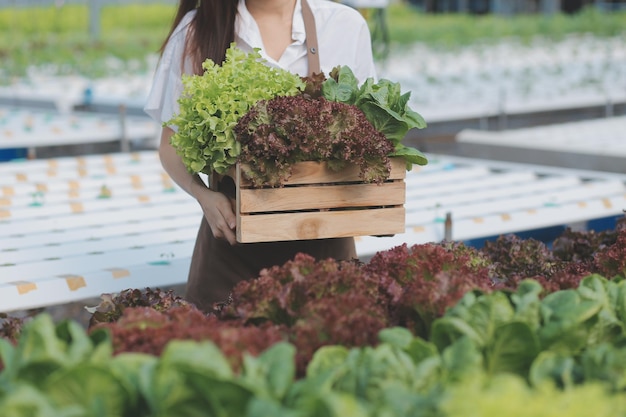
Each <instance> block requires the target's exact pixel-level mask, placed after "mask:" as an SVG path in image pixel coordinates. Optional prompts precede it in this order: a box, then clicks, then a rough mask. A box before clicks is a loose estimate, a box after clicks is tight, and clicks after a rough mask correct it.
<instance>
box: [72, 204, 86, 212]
mask: <svg viewBox="0 0 626 417" xmlns="http://www.w3.org/2000/svg"><path fill="white" fill-rule="evenodd" d="M70 209H71V210H72V213H82V212H83V211H85V208H84V207H83V203H70Z"/></svg>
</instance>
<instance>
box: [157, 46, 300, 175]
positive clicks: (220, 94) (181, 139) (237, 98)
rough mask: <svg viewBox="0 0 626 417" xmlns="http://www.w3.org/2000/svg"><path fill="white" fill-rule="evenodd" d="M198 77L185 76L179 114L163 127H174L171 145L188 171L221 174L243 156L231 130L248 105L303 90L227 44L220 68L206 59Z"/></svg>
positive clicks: (295, 79)
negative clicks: (224, 57)
mask: <svg viewBox="0 0 626 417" xmlns="http://www.w3.org/2000/svg"><path fill="white" fill-rule="evenodd" d="M202 67H203V68H204V73H203V74H201V75H183V87H184V88H183V93H182V95H181V97H180V98H179V100H178V103H179V106H180V109H179V112H178V114H176V115H174V117H173V118H172V119H170V120H169V121H168V122H166V123H165V125H169V126H176V127H178V130H177V132H176V133H175V134H174V135H173V136H172V138H171V144H172V146H173V147H174V148H175V149H176V152H177V153H178V155H180V157H181V158H182V160H183V163H184V164H185V166H186V167H187V169H188V170H189V171H190V172H202V173H205V174H209V173H211V172H212V171H213V170H214V171H216V172H218V173H220V174H223V173H225V172H226V171H227V170H228V168H229V167H230V166H232V165H234V164H235V163H236V162H237V156H238V155H239V153H240V151H241V146H240V144H239V143H238V142H237V141H236V139H235V134H234V132H233V128H234V127H235V125H236V124H237V122H238V121H239V119H240V118H241V117H243V116H244V115H245V114H246V113H247V112H248V110H249V109H250V107H251V106H253V105H254V104H255V103H257V102H258V101H260V100H267V99H270V98H273V97H276V96H294V95H297V94H300V93H301V92H302V90H303V89H304V87H305V84H304V81H303V80H302V79H301V78H300V76H299V75H297V74H293V73H291V72H289V71H286V70H282V69H276V68H271V67H269V66H267V65H266V64H265V63H264V60H263V59H262V58H261V55H260V54H259V51H258V49H256V50H254V51H253V52H251V53H246V52H244V51H242V50H240V49H238V48H236V47H235V45H234V44H231V46H230V48H229V49H228V50H227V51H226V59H225V61H224V63H223V64H222V65H217V64H216V63H215V62H213V61H212V60H210V59H208V60H206V61H205V62H204V63H203V65H202Z"/></svg>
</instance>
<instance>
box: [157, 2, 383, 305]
mask: <svg viewBox="0 0 626 417" xmlns="http://www.w3.org/2000/svg"><path fill="white" fill-rule="evenodd" d="M307 5H308V7H310V8H309V9H307ZM303 7H304V12H305V13H304V16H307V13H306V12H307V11H310V12H312V16H313V17H314V22H315V26H316V29H317V30H312V29H310V27H309V26H307V27H308V28H309V29H308V31H309V33H313V35H310V36H309V40H311V39H315V37H316V38H317V46H318V48H319V53H317V51H316V50H315V51H313V52H314V54H312V53H311V51H310V50H309V51H308V49H307V45H306V43H307V39H306V32H307V31H306V30H305V19H304V18H303ZM309 15H310V14H309ZM308 21H309V20H307V22H308ZM233 41H234V42H235V43H236V45H237V47H239V48H241V49H242V50H244V51H247V52H249V51H251V50H252V49H253V48H260V49H261V50H260V53H261V56H262V57H263V58H265V59H266V60H267V64H268V65H271V66H274V67H278V68H283V69H286V70H289V71H291V72H293V73H296V74H299V75H301V76H306V75H308V74H309V70H310V69H309V59H310V58H311V57H315V56H319V58H316V59H317V60H318V61H319V65H320V69H321V71H322V72H323V73H324V74H326V75H328V74H329V73H330V71H331V70H332V69H333V68H334V67H335V66H337V65H346V66H348V67H350V69H352V71H353V72H354V74H355V76H356V77H357V78H358V79H359V80H360V81H364V80H365V79H366V78H368V77H375V68H374V62H373V58H372V50H371V43H370V33H369V29H368V26H367V23H366V21H365V19H364V18H363V17H362V16H361V15H360V14H359V13H358V12H357V11H356V10H354V9H352V8H350V7H347V6H345V5H342V4H338V3H335V2H332V1H328V0H308V1H306V0H181V2H180V4H179V7H178V12H177V14H176V17H175V19H174V23H173V25H172V29H171V31H170V33H169V35H168V36H167V39H166V41H165V42H164V44H163V47H162V48H161V59H160V61H159V65H158V67H157V70H156V73H155V77H154V84H153V87H152V91H151V92H150V95H149V97H148V101H147V104H146V107H145V111H146V112H147V113H148V114H149V115H150V116H151V117H153V118H154V119H155V120H157V121H158V122H160V123H163V122H167V121H168V120H170V119H171V118H172V116H173V115H175V114H176V112H177V111H178V103H177V99H178V97H179V96H180V94H181V91H182V89H183V87H182V82H181V75H182V74H183V73H187V74H201V73H202V62H204V61H205V60H206V58H211V59H212V60H213V61H214V62H217V63H221V62H223V61H224V57H225V52H226V49H227V48H228V47H229V45H230V44H231V42H233ZM309 49H310V48H309ZM307 51H308V52H309V53H308V54H307ZM313 62H314V61H313ZM173 134H174V130H173V127H164V128H163V132H162V134H161V143H160V146H159V156H160V158H161V162H162V164H163V167H164V169H165V170H166V171H167V173H168V174H169V175H170V176H171V177H172V179H173V180H174V181H175V182H176V183H177V184H178V185H179V186H180V187H181V188H182V189H184V190H185V191H186V192H187V193H189V194H190V195H191V196H192V197H194V198H195V199H196V200H197V201H198V203H199V204H200V206H201V208H202V211H203V213H204V216H203V218H202V221H201V224H200V230H199V232H198V237H197V240H196V246H195V248H194V253H193V256H192V260H191V267H190V271H189V278H188V281H187V289H186V296H185V297H186V299H187V300H189V301H190V302H193V303H194V304H195V305H196V306H198V307H199V308H201V309H203V310H206V311H208V310H210V309H211V308H212V307H213V304H214V303H219V302H224V301H226V300H227V298H228V296H229V293H230V291H231V289H232V288H233V287H234V286H235V284H236V283H237V282H239V281H241V280H244V279H249V278H254V277H257V276H258V274H259V272H260V271H261V269H263V268H266V267H270V266H273V265H282V264H284V263H285V262H286V261H288V260H290V259H293V257H294V255H295V254H296V253H298V252H304V253H308V254H310V255H311V256H314V257H315V258H316V259H325V258H334V259H338V260H349V259H352V258H355V257H356V251H355V247H354V239H353V238H341V239H323V240H321V239H320V240H307V241H292V242H270V243H248V244H238V243H237V242H236V238H235V230H234V229H235V221H236V220H235V219H236V216H235V213H234V212H233V208H232V205H231V201H230V199H229V198H228V197H226V196H225V195H224V194H221V193H219V192H217V191H216V190H211V189H209V188H207V186H206V185H205V183H204V182H203V181H202V179H201V178H200V177H199V176H198V175H193V174H190V173H189V172H188V171H187V169H186V167H185V166H184V164H183V162H182V160H181V158H180V157H179V156H178V155H177V154H176V151H175V149H174V148H173V147H172V145H171V144H170V138H171V137H172V135H173Z"/></svg>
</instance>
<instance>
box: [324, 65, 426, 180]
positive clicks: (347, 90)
mask: <svg viewBox="0 0 626 417" xmlns="http://www.w3.org/2000/svg"><path fill="white" fill-rule="evenodd" d="M322 95H323V96H324V98H326V99H327V100H330V101H338V102H341V103H346V104H352V105H354V106H356V107H358V108H359V109H361V111H363V113H365V117H366V118H367V120H369V121H370V123H372V125H374V127H375V128H376V130H378V131H379V132H381V133H383V134H384V135H385V136H386V137H387V139H389V140H390V141H392V142H393V144H394V146H395V152H394V153H393V154H392V156H401V157H403V158H404V159H405V160H406V162H407V169H409V168H410V167H411V165H412V164H417V165H426V164H427V163H428V160H427V158H426V156H424V154H423V153H422V152H420V151H419V150H417V149H415V148H412V147H409V146H406V145H404V144H403V143H402V140H403V139H404V137H405V136H406V134H407V133H408V131H409V130H410V129H413V128H416V129H422V128H425V127H426V122H425V121H424V118H423V117H422V116H421V115H420V114H418V113H417V112H415V111H414V110H412V109H411V108H410V107H409V105H408V103H409V98H410V97H411V93H410V92H407V93H404V94H402V92H401V88H400V84H399V83H394V82H391V81H389V80H386V79H381V80H379V81H378V82H375V81H374V79H373V78H368V79H366V80H365V82H364V83H363V84H362V85H361V86H360V87H359V85H358V81H357V79H356V77H355V76H354V73H353V72H352V70H351V69H350V68H349V67H347V66H339V67H335V68H334V69H333V70H332V71H331V73H330V76H329V77H328V79H327V80H326V81H324V82H323V84H322Z"/></svg>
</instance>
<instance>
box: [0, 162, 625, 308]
mask: <svg viewBox="0 0 626 417" xmlns="http://www.w3.org/2000/svg"><path fill="white" fill-rule="evenodd" d="M405 183H406V202H405V204H404V209H405V213H406V214H405V215H406V219H405V231H404V233H397V234H395V235H393V236H388V237H375V236H361V237H357V238H356V244H357V253H358V255H359V257H360V258H362V259H366V258H367V257H369V256H371V255H373V254H375V253H376V252H378V251H382V250H387V249H390V248H392V247H394V246H397V245H401V244H404V243H406V244H409V245H412V244H420V243H428V242H439V241H442V240H443V239H444V238H446V237H448V238H450V239H454V240H459V241H466V240H472V239H479V238H485V237H489V236H497V235H500V234H505V233H517V232H522V231H528V230H533V229H537V228H542V227H549V226H556V225H565V224H573V223H576V224H579V223H581V222H582V223H584V222H588V221H591V220H594V219H603V218H609V217H611V216H619V215H621V214H622V210H623V209H624V208H625V207H626V185H625V184H626V176H625V175H619V174H609V173H596V172H591V171H580V170H566V169H562V168H549V167H542V166H533V165H527V164H514V163H502V162H494V161H486V160H477V159H469V158H457V157H450V156H439V155H430V156H429V164H428V165H426V166H423V167H419V166H418V167H415V169H414V170H412V171H410V172H407V173H406V178H405ZM447 214H449V215H450V217H451V220H452V228H451V230H448V231H447V232H448V233H449V234H450V235H449V236H446V230H445V227H444V220H445V217H446V215H447ZM201 216H202V213H201V210H200V207H199V205H198V203H197V202H196V201H195V200H194V199H193V198H191V197H190V196H189V195H187V194H186V193H185V192H184V191H182V190H181V189H180V188H178V187H177V186H176V185H175V184H174V183H173V182H172V180H171V179H170V178H169V176H168V175H167V174H166V173H165V172H164V171H163V169H162V167H161V164H160V161H159V158H158V154H157V152H156V151H142V152H134V153H113V154H100V155H88V156H82V157H62V158H53V159H35V160H27V161H12V162H3V163H0V311H3V312H9V311H15V310H24V309H30V308H37V307H45V306H50V305H57V304H63V303H68V302H74V301H79V300H86V299H89V298H94V297H99V296H100V295H101V294H103V293H115V292H120V291H122V290H125V289H128V288H145V287H151V288H157V287H161V288H163V287H167V286H171V285H178V284H183V283H184V282H185V281H186V278H187V272H188V268H189V262H190V257H191V253H192V249H193V244H194V241H195V237H196V233H197V229H198V226H199V223H200V219H201Z"/></svg>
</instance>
